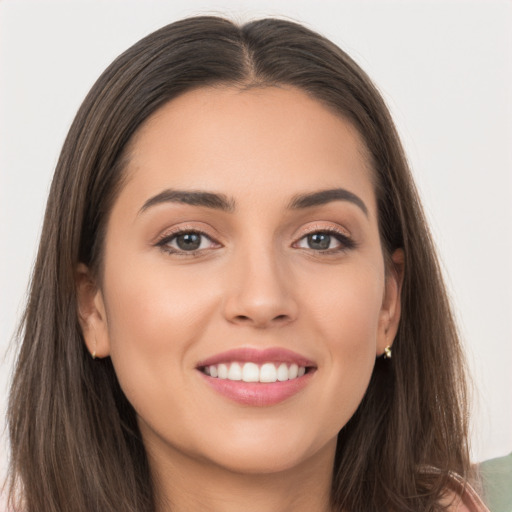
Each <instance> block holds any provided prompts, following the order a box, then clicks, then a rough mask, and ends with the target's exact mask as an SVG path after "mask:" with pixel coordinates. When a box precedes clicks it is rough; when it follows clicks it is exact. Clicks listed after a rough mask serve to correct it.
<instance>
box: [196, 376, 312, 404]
mask: <svg viewBox="0 0 512 512" xmlns="http://www.w3.org/2000/svg"><path fill="white" fill-rule="evenodd" d="M199 373H200V375H201V376H202V377H203V378H204V379H205V381H206V383H207V384H209V385H210V386H211V387H212V388H213V389H214V390H215V391H217V392H218V393H220V394H221V395H223V396H225V397H226V398H229V399H230V400H233V401H235V402H238V403H239V404H242V405H250V406H253V407H266V406H270V405H276V404H278V403H280V402H283V401H284V400H286V399H288V398H290V397H291V396H293V395H295V394H297V393H298V392H299V391H301V390H302V389H303V388H304V387H305V386H306V385H307V384H308V383H309V381H310V380H311V378H312V377H313V375H314V373H315V372H314V371H311V372H308V373H306V374H305V375H303V376H302V377H298V378H296V379H292V380H287V381H284V382H279V381H278V382H272V383H263V382H243V381H241V380H227V379H218V378H214V377H209V376H208V375H206V374H204V373H202V372H199Z"/></svg>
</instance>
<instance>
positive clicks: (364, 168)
mask: <svg viewBox="0 0 512 512" xmlns="http://www.w3.org/2000/svg"><path fill="white" fill-rule="evenodd" d="M128 154H129V158H128V165H127V168H126V178H127V179H126V180H125V183H127V187H128V188H130V187H131V188H132V189H133V191H134V192H136V194H137V195H138V196H140V197H141V200H142V197H143V196H150V195H152V194H155V193H158V191H159V190H158V189H159V188H160V189H162V188H166V187H170V186H172V187H177V188H191V189H194V188H195V189H201V190H211V191H221V192H226V193H230V194H231V193H232V195H235V196H236V195H237V193H242V194H244V193H250V195H251V196H253V197H256V196H257V195H258V193H259V192H261V193H262V194H266V195H267V196H268V195H269V194H272V193H276V194H277V193H278V192H282V193H283V194H287V196H290V195H292V194H293V193H301V192H304V191H310V190H312V189H315V188H316V189H326V188H336V187H339V186H344V187H345V188H349V189H350V188H352V189H358V192H359V193H366V194H372V193H373V187H372V185H371V181H372V171H371V168H370V164H369V159H368V158H367V156H366V154H367V152H366V147H365V145H364V143H363V141H362V139H361V137H360V135H359V133H358V132H357V130H356V129H355V128H354V127H353V126H352V124H351V123H349V122H348V121H347V120H345V119H343V118H342V117H341V116H339V115H337V114H335V113H334V112H333V111H332V110H330V109H329V108H327V107H325V106H324V105H323V104H322V103H320V102H319V101H317V100H315V99H312V98H311V97H310V96H308V95H307V94H306V93H304V92H302V91H300V90H298V89H295V88H291V87H264V88H251V89H245V90H242V89H239V88H235V87H210V88H201V89H197V90H193V91H189V92H187V93H185V94H183V95H181V96H179V97H178V98H176V99H174V100H172V101H170V102H169V103H167V104H166V105H164V106H163V107H162V108H160V109H159V110H158V111H157V112H156V113H154V114H153V115H152V116H151V117H150V118H149V119H148V120H147V121H146V122H145V123H144V125H143V126H142V127H141V128H140V129H139V130H138V132H137V133H136V135H135V137H134V139H133V141H132V143H131V144H130V149H129V152H128ZM302 189H304V190H302ZM367 199H368V198H367Z"/></svg>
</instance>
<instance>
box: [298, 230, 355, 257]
mask: <svg viewBox="0 0 512 512" xmlns="http://www.w3.org/2000/svg"><path fill="white" fill-rule="evenodd" d="M354 246H355V243H354V241H353V240H351V239H350V238H349V237H348V236H347V235H345V234H343V233H340V232H338V231H335V230H321V231H315V232H313V233H308V234H307V235H306V236H304V237H302V238H301V239H300V240H299V241H298V242H296V244H295V247H298V248H300V249H312V250H313V251H317V252H339V251H344V250H347V249H351V248H353V247H354Z"/></svg>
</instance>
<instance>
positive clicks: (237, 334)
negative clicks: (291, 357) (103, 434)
mask: <svg viewBox="0 0 512 512" xmlns="http://www.w3.org/2000/svg"><path fill="white" fill-rule="evenodd" d="M129 156H130V158H129V163H128V166H127V169H126V173H127V180H126V182H125V185H124V187H123V189H122V190H121V192H120V194H119V196H118V198H117V200H116V202H115V204H114V206H113V209H112V212H111V214H110V217H109V221H108V226H107V234H106V241H105V248H104V251H105V257H104V272H103V275H104V277H103V280H102V282H98V281H97V280H96V279H95V276H94V275H93V274H92V272H90V270H89V269H88V268H87V267H85V266H84V265H80V266H79V268H78V270H77V283H78V298H79V306H80V322H81V325H82V329H83V332H84V337H85V340H86V343H87V345H88V348H89V350H90V352H91V353H92V352H95V353H96V355H97V357H107V356H110V357H111V358H112V362H113V364H114V367H115V370H116V373H117V376H118V378H119V381H120V383H121V386H122V388H123V390H124V392H125V394H126V396H127V397H128V399H129V400H130V402H131V403H132V404H133V406H134V408H135V410H136V412H137V414H138V419H139V425H140V429H141V433H142V436H143V441H144V443H145V446H146V449H147V452H148V456H149V460H150V465H151V469H152V473H153V476H154V479H155V482H156V492H157V496H158V500H159V506H160V510H162V511H164V510H167V509H168V507H169V505H170V504H172V506H173V509H172V510H173V511H178V512H180V511H188V512H190V511H195V510H198V511H199V510H201V511H203V510H205V507H206V508H207V509H208V510H210V511H223V512H230V511H239V510H246V511H253V510H254V511H257V510H258V511H261V510H265V511H268V512H273V511H275V512H277V511H279V512H283V511H288V510H290V511H291V510H294V511H299V512H300V511H302V510H304V511H306V510H307V511H310V510H316V511H326V510H329V489H330V483H331V471H332V465H333V457H334V451H335V446H336V436H337V433H338V432H339V430H340V429H341V428H342V427H343V426H344V425H345V424H346V423H347V421H348V420H349V419H350V417H351V416H352V415H353V413H354V412H355V410H356V408H357V407H358V405H359V403H360V402H361V399H362V397H363V395H364V393H365V390H366V389H367V386H368V382H369V379H370V376H371V373H372V370H373V367H374V364H375V358H376V357H379V356H381V355H382V354H383V353H384V348H385V347H386V346H388V345H391V344H392V341H393V339H394V337H395V334H396V331H397V327H398V322H399V317H400V286H401V281H402V274H403V254H402V252H401V251H397V252H396V253H395V254H393V255H392V261H393V263H394V265H392V266H391V267H390V268H386V266H385V263H384V261H385V260H384V255H383V252H382V247H381V244H380V238H379V231H378V222H377V209H376V198H375V193H374V187H373V184H372V171H371V168H370V165H369V162H368V159H367V157H366V154H365V147H364V144H363V143H362V141H361V139H360V137H359V135H358V133H357V132H356V130H355V129H354V128H353V127H352V126H351V124H350V123H348V122H347V121H345V120H343V119H342V118H340V117H339V116H337V115H335V114H334V113H332V112H331V111H330V110H328V109H327V108H326V107H324V106H323V105H321V104H320V103H319V102H317V101H315V100H313V99H311V98H309V97H308V96H306V95H305V94H304V93H303V92H301V91H298V90H295V89H293V88H286V87H280V88H277V87H268V88H258V89H250V90H243V91H242V90H240V89H236V88H231V87H219V88H208V89H199V90H196V91H192V92H188V93H186V94H184V95H182V96H180V97H179V98H177V99H175V100H173V101H171V102H170V103H168V104H167V105H165V106H164V107H163V108H161V109H160V110H159V111H158V112H157V113H155V114H154V115H153V116H152V117H151V118H150V119H149V120H148V121H147V122H146V123H145V124H144V125H143V127H142V128H141V129H140V130H139V131H138V132H137V134H136V136H135V138H134V140H133V141H132V143H131V146H130V152H129ZM336 188H343V189H345V190H348V191H350V192H351V193H352V194H355V195H356V196H357V197H358V198H359V199H360V200H361V201H362V202H363V203H364V209H366V212H365V211H364V209H363V208H361V206H360V205H358V204H355V203H354V202H352V201H347V200H333V201H329V202H327V203H325V204H321V205H317V206H312V207H307V208H301V209H290V208H289V207H288V206H289V204H290V201H291V200H292V199H293V198H294V197H295V196H296V195H298V194H307V193H312V192H317V191H319V190H325V189H336ZM167 189H179V190H188V191H197V190H201V191H207V192H212V193H218V194H223V195H225V196H227V197H228V198H229V199H230V200H231V201H232V203H234V207H233V208H232V211H221V210H219V209H215V208H209V207H205V206H194V205H189V204H183V203H176V202H170V201H165V202H159V203H158V204H153V205H151V206H149V207H147V208H145V209H144V208H143V206H144V204H145V203H147V202H148V201H149V200H151V198H153V197H155V196H157V195H158V194H160V193H162V191H164V190H167ZM141 209H142V211H141ZM176 229H181V230H185V231H186V230H189V231H190V230H194V231H201V232H204V233H205V234H206V236H207V237H205V238H203V239H202V241H201V246H200V249H199V250H198V251H195V252H194V255H192V256H191V255H190V253H188V254H183V252H184V251H181V252H179V253H177V252H176V247H177V245H176V239H169V237H171V236H172V235H173V233H174V232H175V230H176ZM329 230H336V231H338V232H339V233H340V234H341V235H342V238H341V240H342V241H338V240H337V239H336V238H335V235H331V246H330V248H329V249H328V250H327V251H325V250H319V249H318V247H317V246H313V247H311V246H310V242H309V241H308V238H307V235H308V234H309V233H311V232H313V231H314V232H326V231H329ZM336 236H337V235H336ZM166 237H167V245H166V246H162V244H161V243H160V242H161V240H162V239H165V238H166ZM343 237H346V238H348V239H349V241H350V242H349V243H346V240H345V238H343ZM169 250H170V251H171V252H169ZM173 251H174V252H173ZM238 347H251V348H256V349H262V348H268V347H282V348H286V349H289V350H293V351H295V352H298V353H299V354H301V355H302V356H304V357H307V358H309V359H310V360H312V361H314V363H315V365H316V372H315V373H314V375H313V376H312V378H311V379H310V382H309V383H308V385H307V386H306V387H305V388H304V389H302V390H301V391H300V392H299V393H298V394H296V395H294V396H292V397H291V398H289V399H287V400H285V401H284V402H282V403H279V404H277V405H272V406H267V407H250V406H245V405H242V404H239V403H236V402H233V401H232V400H229V399H227V398H226V397H224V396H222V395H219V394H218V393H217V392H215V391H214V390H212V389H210V387H209V386H207V385H206V384H205V379H204V377H203V376H202V375H201V374H200V373H199V371H198V370H197V369H196V365H197V363H198V362H199V361H201V360H204V359H206V358H208V357H211V356H213V355H214V354H217V353H219V352H224V351H226V350H230V349H233V348H238Z"/></svg>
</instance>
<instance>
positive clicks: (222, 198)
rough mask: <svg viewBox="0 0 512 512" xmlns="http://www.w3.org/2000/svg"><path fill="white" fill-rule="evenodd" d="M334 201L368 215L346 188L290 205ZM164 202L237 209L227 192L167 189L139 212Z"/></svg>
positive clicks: (292, 207) (296, 207)
mask: <svg viewBox="0 0 512 512" xmlns="http://www.w3.org/2000/svg"><path fill="white" fill-rule="evenodd" d="M333 201H348V202H350V203H353V204H355V205H356V206H358V207H359V208H360V209H361V210H362V211H363V213H364V214H365V215H366V216H368V208H367V207H366V205H365V204H364V202H363V200H362V199H361V198H360V197H359V196H357V195H356V194H354V193H353V192H350V191H348V190H346V189H344V188H333V189H328V190H320V191H318V192H312V193H308V194H299V195H296V196H294V197H293V198H292V200H291V201H290V203H289V205H288V209H290V210H301V209H304V208H311V207H313V206H321V205H323V204H327V203H331V202H333ZM162 203H183V204H189V205H191V206H203V207H205V208H212V209H214V210H221V211H224V212H228V213H232V212H234V211H235V200H234V199H233V198H229V197H228V196H226V195H225V194H218V193H214V192H203V191H200V190H175V189H166V190H164V191H162V192H160V193H159V194H157V195H156V196H153V197H151V198H150V199H148V200H147V201H146V202H145V203H144V204H143V206H142V208H141V209H140V211H139V214H141V213H143V212H144V211H146V210H147V209H148V208H151V207H152V206H156V205H158V204H162Z"/></svg>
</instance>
